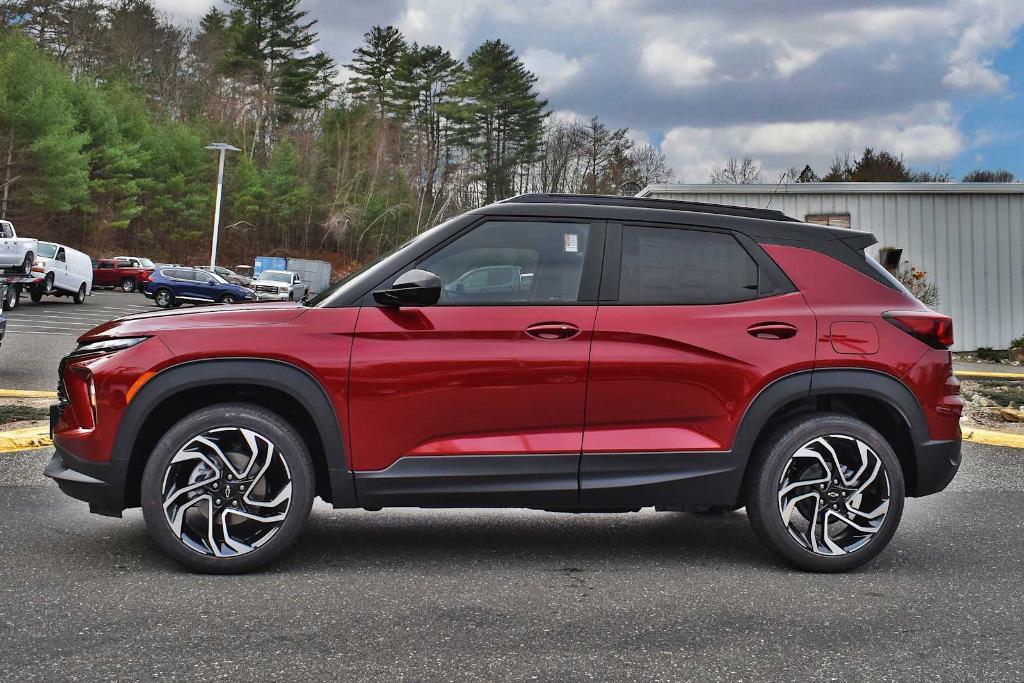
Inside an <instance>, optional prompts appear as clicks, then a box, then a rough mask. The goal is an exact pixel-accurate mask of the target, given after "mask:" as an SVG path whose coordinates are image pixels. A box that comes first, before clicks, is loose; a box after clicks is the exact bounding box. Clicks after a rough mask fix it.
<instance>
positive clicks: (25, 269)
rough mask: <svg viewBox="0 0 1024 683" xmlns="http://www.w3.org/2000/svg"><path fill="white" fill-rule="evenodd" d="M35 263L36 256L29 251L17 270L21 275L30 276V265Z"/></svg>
mask: <svg viewBox="0 0 1024 683" xmlns="http://www.w3.org/2000/svg"><path fill="white" fill-rule="evenodd" d="M35 262H36V255H35V254H33V253H32V252H31V251H30V252H28V253H27V254H25V260H24V261H22V262H21V268H19V269H18V270H19V271H20V272H21V274H22V275H31V274H32V264H33V263H35Z"/></svg>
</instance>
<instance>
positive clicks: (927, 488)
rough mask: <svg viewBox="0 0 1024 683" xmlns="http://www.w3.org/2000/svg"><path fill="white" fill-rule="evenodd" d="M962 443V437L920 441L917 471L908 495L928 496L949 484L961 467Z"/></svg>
mask: <svg viewBox="0 0 1024 683" xmlns="http://www.w3.org/2000/svg"><path fill="white" fill-rule="evenodd" d="M961 445H962V442H961V440H960V439H950V440H948V441H926V442H924V443H918V445H917V449H916V451H917V471H916V472H915V477H914V481H913V482H912V486H911V487H909V490H908V491H907V495H909V496H913V497H919V496H928V495H931V494H933V493H938V492H939V491H942V490H943V489H945V488H946V487H947V486H949V482H951V481H953V477H955V476H956V473H957V470H959V469H960V461H961V457H962V456H961Z"/></svg>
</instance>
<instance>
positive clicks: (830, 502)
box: [746, 413, 905, 572]
mask: <svg viewBox="0 0 1024 683" xmlns="http://www.w3.org/2000/svg"><path fill="white" fill-rule="evenodd" d="M862 445H863V447H864V448H865V450H862V449H861V446H862ZM830 447H831V451H830V450H829V448H830ZM832 452H835V453H836V456H835V457H834V458H833V457H832ZM837 460H838V462H839V464H841V465H843V470H844V471H843V472H841V473H840V474H841V476H836V474H837V466H836V461H837ZM876 466H877V470H876ZM751 468H752V469H751V472H750V477H749V479H748V487H747V501H746V502H747V515H748V517H749V518H750V525H751V526H752V527H753V529H754V533H755V534H757V536H758V538H760V539H761V541H762V542H763V543H764V544H765V545H766V546H768V548H769V549H770V550H771V551H772V552H774V553H775V554H776V555H778V556H779V557H781V558H782V559H784V560H786V561H787V562H790V563H791V564H794V565H796V566H797V567H799V568H801V569H805V570H808V571H814V572H842V571H848V570H850V569H854V568H856V567H859V566H861V565H863V564H865V563H866V562H869V561H870V560H872V559H874V557H875V556H877V555H878V554H879V553H880V552H882V550H884V549H885V547H886V545H888V543H889V541H890V540H891V539H892V537H893V534H895V533H896V528H897V527H898V526H899V523H900V517H901V515H902V514H903V502H904V495H905V493H904V490H905V485H904V479H903V472H902V469H901V467H900V464H899V460H898V459H897V458H896V454H895V453H894V452H893V450H892V447H891V446H890V445H889V443H888V442H887V441H886V440H885V438H884V437H882V435H881V434H879V433H878V432H877V431H876V430H875V429H874V428H872V427H871V426H869V425H868V424H866V423H864V422H861V421H860V420H857V419H855V418H852V417H849V416H846V415H838V414H832V413H825V414H820V415H815V416H813V417H803V418H796V419H794V420H790V421H788V422H785V423H783V424H781V425H779V426H778V427H777V428H775V429H774V430H773V431H772V432H771V433H770V434H768V435H767V436H766V437H765V438H764V439H763V440H762V441H761V442H760V443H759V445H758V447H757V449H756V451H755V452H754V454H753V457H752V459H751ZM826 475H827V476H826ZM872 475H873V476H872ZM800 482H808V483H806V484H801V483H800ZM787 491H788V492H787ZM858 491H859V493H858ZM823 502H824V503H825V505H824V506H822V503H823ZM883 508H884V509H883ZM787 511H788V514H789V521H788V523H787V521H786V519H785V516H786V512H787ZM879 511H881V512H879ZM847 518H848V519H849V520H850V522H849V523H848V522H847V521H846V519H847ZM812 522H813V525H812ZM822 522H827V524H824V525H823V524H822ZM851 524H855V525H856V527H855V526H852V525H851ZM830 544H831V545H830ZM833 546H834V547H833ZM837 550H838V551H840V552H836V551H837Z"/></svg>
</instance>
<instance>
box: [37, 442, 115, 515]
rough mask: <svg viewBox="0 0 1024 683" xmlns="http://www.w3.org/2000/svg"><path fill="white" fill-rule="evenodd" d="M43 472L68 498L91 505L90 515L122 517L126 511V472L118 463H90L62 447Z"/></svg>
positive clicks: (58, 448)
mask: <svg viewBox="0 0 1024 683" xmlns="http://www.w3.org/2000/svg"><path fill="white" fill-rule="evenodd" d="M55 450H56V452H55V453H54V454H53V457H52V458H51V459H50V462H49V463H48V464H47V465H46V469H45V470H43V474H45V475H46V476H47V477H49V478H50V479H53V480H54V481H55V482H57V486H59V487H60V490H61V491H62V492H64V493H65V494H66V495H69V496H71V497H72V498H77V499H78V500H83V501H85V502H86V503H88V504H89V512H93V513H95V514H98V515H106V516H108V517H120V516H121V510H122V509H123V507H124V478H125V473H126V472H125V468H124V467H123V466H121V465H120V463H118V462H117V461H114V460H112V461H110V462H109V463H97V462H86V461H84V460H80V459H78V458H76V457H75V456H73V455H71V454H70V453H68V452H67V451H65V450H64V449H62V448H61V447H60V446H55Z"/></svg>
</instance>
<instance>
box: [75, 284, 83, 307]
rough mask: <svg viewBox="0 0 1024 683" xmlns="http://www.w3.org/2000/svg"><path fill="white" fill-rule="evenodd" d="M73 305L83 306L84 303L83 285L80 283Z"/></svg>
mask: <svg viewBox="0 0 1024 683" xmlns="http://www.w3.org/2000/svg"><path fill="white" fill-rule="evenodd" d="M75 303H76V304H84V303H85V283H84V282H83V283H82V286H81V287H79V288H78V291H77V292H75Z"/></svg>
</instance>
